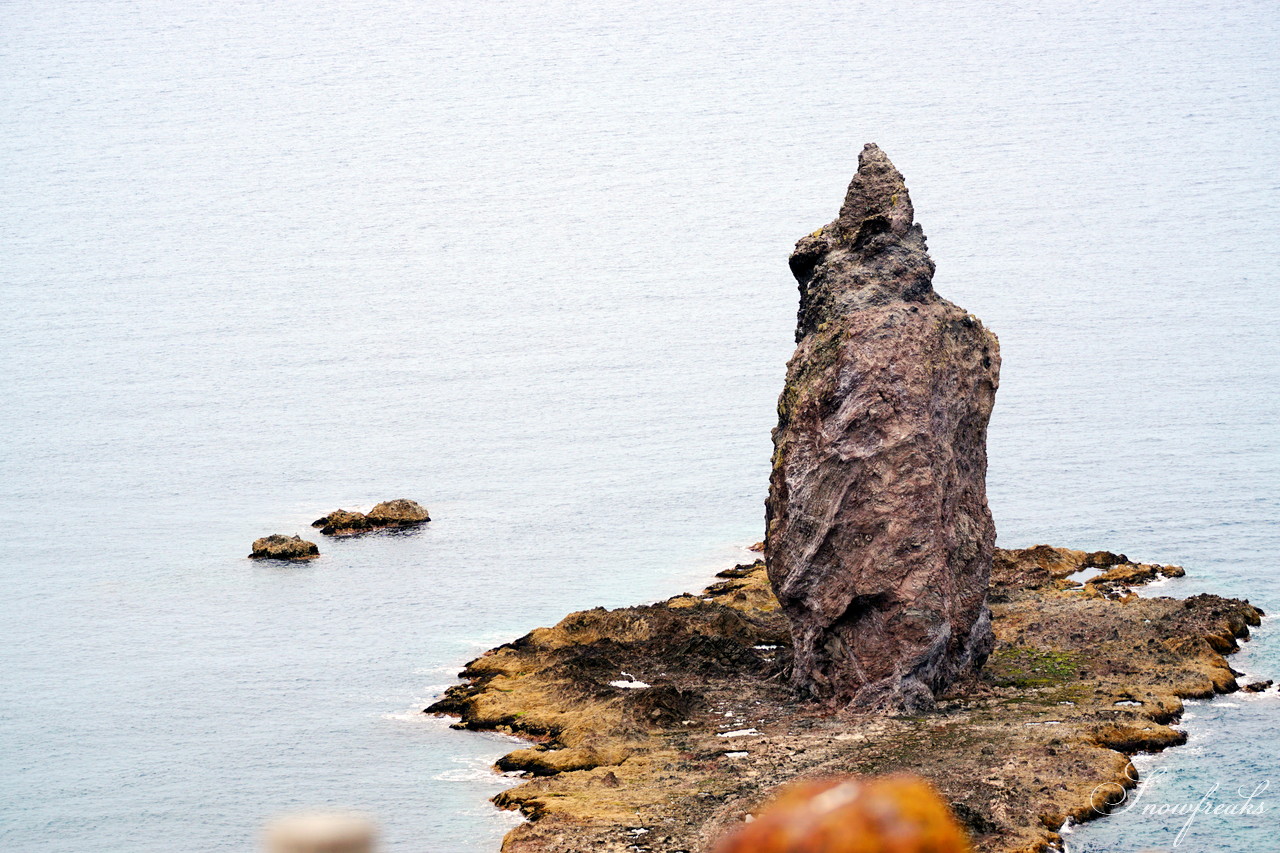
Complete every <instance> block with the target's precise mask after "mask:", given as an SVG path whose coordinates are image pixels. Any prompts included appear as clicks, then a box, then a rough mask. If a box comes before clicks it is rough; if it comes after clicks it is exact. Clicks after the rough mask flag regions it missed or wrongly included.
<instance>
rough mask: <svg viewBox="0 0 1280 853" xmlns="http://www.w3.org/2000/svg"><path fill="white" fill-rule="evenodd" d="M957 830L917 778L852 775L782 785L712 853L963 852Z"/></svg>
mask: <svg viewBox="0 0 1280 853" xmlns="http://www.w3.org/2000/svg"><path fill="white" fill-rule="evenodd" d="M969 850H970V847H969V841H968V838H967V837H966V836H965V833H964V830H962V829H961V828H960V826H959V825H958V824H957V823H956V821H955V818H954V817H952V815H951V809H950V808H948V807H947V804H946V803H944V802H943V801H942V799H941V798H940V797H939V796H938V792H937V791H936V790H934V788H933V786H932V785H930V784H929V783H928V782H926V781H924V780H923V779H921V778H920V777H918V776H908V775H897V776H884V777H880V778H877V779H857V778H854V777H844V778H834V779H825V780H820V781H816V782H801V783H798V784H795V785H791V786H788V787H787V788H784V789H783V791H782V793H781V794H780V795H779V796H778V797H777V799H775V800H774V801H773V803H772V804H770V805H769V806H766V807H765V809H764V811H763V812H762V813H761V814H760V817H759V818H758V819H757V820H756V821H755V822H754V823H748V824H747V825H746V826H744V827H743V828H742V829H740V830H738V831H737V832H736V833H734V834H733V835H731V836H730V837H729V838H726V839H725V840H724V841H723V842H721V844H720V846H719V847H717V848H716V853H969Z"/></svg>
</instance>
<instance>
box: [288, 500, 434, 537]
mask: <svg viewBox="0 0 1280 853" xmlns="http://www.w3.org/2000/svg"><path fill="white" fill-rule="evenodd" d="M430 520H431V516H430V515H428V514H427V510H426V509H425V508H424V507H423V506H422V505H421V504H419V503H418V502H417V501H411V500H409V499H408V498H397V499H396V500H393V501H383V502H382V503H380V504H376V505H375V506H374V507H373V509H371V510H369V512H368V514H365V513H363V512H354V511H351V510H345V509H335V510H334V511H333V512H331V513H329V514H328V515H326V516H324V517H322V518H317V519H316V520H315V521H313V522H311V526H312V527H319V528H320V532H321V533H323V534H325V535H327V536H342V535H345V534H350V533H360V532H362V531H365V530H377V529H381V528H385V527H414V526H416V525H418V524H422V523H423V522H427V521H430Z"/></svg>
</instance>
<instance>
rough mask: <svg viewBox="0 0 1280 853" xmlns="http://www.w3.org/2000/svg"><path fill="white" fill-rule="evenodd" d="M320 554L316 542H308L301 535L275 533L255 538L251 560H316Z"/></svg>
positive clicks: (250, 555)
mask: <svg viewBox="0 0 1280 853" xmlns="http://www.w3.org/2000/svg"><path fill="white" fill-rule="evenodd" d="M319 556H320V549H319V548H317V547H316V543H314V542H308V541H307V540H305V539H303V538H302V537H301V536H297V535H294V536H285V535H283V534H281V533H273V534H271V535H270V536H263V537H262V538H261V539H255V540H253V552H252V553H250V554H249V559H251V560H314V559H315V558H316V557H319Z"/></svg>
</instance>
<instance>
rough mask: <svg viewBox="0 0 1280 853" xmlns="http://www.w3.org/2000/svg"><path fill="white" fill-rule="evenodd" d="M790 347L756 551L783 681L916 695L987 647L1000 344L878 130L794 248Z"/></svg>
mask: <svg viewBox="0 0 1280 853" xmlns="http://www.w3.org/2000/svg"><path fill="white" fill-rule="evenodd" d="M790 264H791V270H792V272H793V273H794V275H795V277H796V280H797V281H798V282H799V285H800V310H799V317H798V323H797V328H796V340H797V344H798V345H797V347H796V351H795V354H794V355H793V356H792V358H791V361H790V363H789V364H788V367H787V382H786V386H785V388H784V390H783V392H782V396H781V398H780V399H779V401H778V427H777V429H776V430H774V458H773V474H772V477H771V479H770V488H769V498H768V501H767V503H766V519H767V529H766V538H765V554H766V556H767V560H766V562H767V565H768V567H769V577H770V580H771V582H772V584H773V588H774V592H775V593H776V594H777V597H778V601H779V602H780V603H781V605H782V608H783V610H784V612H785V613H786V615H787V617H788V619H789V621H790V625H791V632H792V636H793V640H794V651H795V662H794V667H793V670H792V684H793V686H794V687H796V688H799V689H800V690H801V691H802V692H805V693H808V694H810V695H812V696H815V697H817V698H819V699H822V700H825V701H827V702H828V703H830V704H832V705H851V706H853V707H857V708H865V709H872V708H874V709H887V710H906V711H916V710H921V709H925V708H928V707H930V706H932V705H933V703H934V695H935V694H936V693H937V692H938V691H940V690H942V689H943V688H945V687H946V686H947V685H948V684H950V683H952V682H953V681H955V680H956V679H957V678H958V677H960V676H962V675H964V674H965V673H969V672H972V671H974V670H976V669H977V668H979V667H980V666H981V665H982V663H983V661H984V660H985V659H986V657H987V655H988V653H989V652H990V650H991V647H992V634H991V620H990V614H989V611H988V608H987V604H986V593H987V583H988V578H989V575H990V571H991V560H992V551H993V549H994V547H995V525H994V524H993V522H992V519H991V512H990V510H989V509H988V507H987V498H986V471H987V449H986V435H987V421H988V419H989V417H990V415H991V409H992V406H993V404H994V402H995V392H996V388H997V386H998V383H999V371H1000V347H999V343H998V342H997V340H996V336H995V335H994V334H992V333H991V332H990V331H988V330H987V329H985V328H984V327H983V325H982V323H981V321H979V320H978V319H977V318H976V317H974V316H973V315H971V314H968V313H966V312H965V311H964V310H963V309H961V308H958V307H957V306H955V305H953V304H952V303H950V302H948V301H946V300H945V299H942V298H941V297H940V296H938V295H937V294H936V293H935V292H934V291H933V286H932V278H933V271H934V265H933V261H932V260H930V258H929V254H928V251H927V247H926V245H925V237H924V232H923V231H922V230H921V228H920V226H919V225H917V224H915V222H914V211H913V209H912V206H911V198H910V196H909V195H908V193H907V188H906V185H905V184H904V183H903V180H902V175H901V174H900V173H899V172H898V170H897V169H896V168H894V166H893V164H892V163H891V162H889V158H888V157H886V156H885V154H884V153H883V152H882V151H881V150H880V149H879V148H877V147H876V146H875V145H867V146H866V147H865V149H864V150H863V151H862V154H861V156H860V157H859V158H858V172H857V174H856V175H855V176H854V178H853V181H852V183H850V185H849V190H848V194H847V195H846V197H845V201H844V205H843V207H842V208H841V209H840V215H839V217H837V219H836V220H835V221H834V222H832V223H831V224H829V225H826V226H824V227H823V228H820V229H819V230H818V231H816V232H814V233H813V234H811V235H809V236H808V237H804V238H802V239H801V240H800V241H799V242H798V243H797V244H796V249H795V252H794V253H793V254H792V255H791V259H790Z"/></svg>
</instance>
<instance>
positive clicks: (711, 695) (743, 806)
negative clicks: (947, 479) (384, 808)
mask: <svg viewBox="0 0 1280 853" xmlns="http://www.w3.org/2000/svg"><path fill="white" fill-rule="evenodd" d="M1091 573H1096V574H1093V576H1091V577H1088V578H1087V579H1086V580H1084V581H1083V582H1082V581H1079V580H1073V579H1072V576H1074V575H1078V574H1079V575H1081V576H1082V577H1084V576H1085V575H1089V574H1091ZM1180 574H1182V570H1181V569H1180V568H1179V567H1176V566H1159V565H1152V564H1135V563H1131V562H1129V561H1128V560H1127V558H1125V557H1124V555H1121V554H1113V553H1111V552H1093V553H1086V552H1083V551H1075V550H1071V549H1064V548H1051V547H1048V546H1044V545H1040V546H1036V547H1034V548H1027V549H1021V550H1002V549H997V551H996V554H995V560H994V567H993V571H992V579H991V593H990V597H989V602H990V607H991V613H992V626H993V629H994V634H995V648H994V651H993V652H992V654H991V656H990V658H989V660H988V661H987V664H986V666H985V667H984V668H983V669H982V670H981V671H980V672H979V673H978V674H977V675H975V676H972V677H970V678H969V679H967V680H965V681H962V682H959V683H957V684H955V685H953V686H952V687H951V688H950V689H949V691H948V692H947V693H945V694H944V695H942V696H940V697H939V701H938V703H937V707H936V709H935V710H933V711H931V712H929V713H927V714H921V715H915V716H911V715H897V716H886V715H883V714H871V713H853V712H849V711H843V712H838V713H833V712H831V711H830V710H828V709H826V708H824V707H822V706H820V705H818V704H812V703H801V702H798V701H797V700H796V698H795V694H794V693H793V692H792V690H791V689H790V688H789V686H788V685H787V679H786V672H787V668H788V665H789V663H790V660H791V649H790V647H789V643H790V632H789V630H788V627H787V624H786V621H785V619H784V617H783V614H782V613H781V611H780V609H779V607H778V603H777V601H776V599H775V598H774V596H773V594H772V592H771V591H770V587H769V582H768V578H767V577H766V573H765V567H764V564H763V562H756V563H754V564H751V565H742V566H738V567H736V568H734V569H730V570H727V571H724V572H721V573H720V575H719V577H720V578H721V579H720V581H719V582H717V583H715V584H713V585H712V586H710V587H708V588H707V589H706V590H704V591H703V593H701V594H700V595H691V594H686V595H679V596H676V597H675V598H671V599H669V600H667V601H664V602H660V603H658V604H652V605H645V606H639V607H626V608H620V609H617V610H604V609H595V610H587V611H582V612H578V613H573V614H570V615H569V616H567V617H566V618H565V619H563V620H562V621H561V622H560V623H559V624H558V625H556V626H555V627H552V628H539V629H536V630H534V631H532V632H530V633H529V634H527V635H525V636H524V637H521V638H520V639H519V640H516V641H515V642H513V643H509V644H506V645H503V646H499V647H498V648H496V649H493V650H491V651H489V652H486V653H485V654H484V655H482V656H481V657H479V658H477V659H476V660H474V661H472V662H471V663H469V664H467V666H466V668H465V669H464V671H463V672H462V674H461V675H462V678H463V679H464V683H462V684H459V685H456V686H454V687H452V688H450V689H449V690H448V691H447V692H446V694H445V695H444V697H443V698H441V699H440V701H438V702H436V703H435V704H434V705H432V706H431V707H429V708H427V709H426V712H427V713H432V714H445V715H454V716H458V717H460V718H461V719H460V722H459V723H458V724H457V727H460V728H467V729H486V730H497V731H502V732H508V733H511V734H516V735H520V736H523V737H526V738H528V739H529V740H530V741H532V745H531V746H530V747H528V748H525V749H519V750H516V751H515V752H512V753H510V754H509V755H507V756H505V757H503V758H502V759H501V760H500V761H499V763H498V767H499V769H501V770H504V771H520V772H522V773H523V774H524V775H525V776H526V777H527V778H526V780H525V781H524V782H523V783H522V784H520V785H519V786H517V787H514V788H511V789H509V790H507V791H504V792H503V793H501V794H499V795H498V796H497V797H495V798H494V802H495V803H496V804H497V805H498V806H499V807H501V808H507V809H519V810H520V811H521V812H522V813H523V814H524V815H525V816H526V817H527V818H528V819H529V820H528V822H526V823H523V824H521V825H520V826H518V827H516V828H515V829H513V830H512V831H511V832H510V833H509V834H508V835H507V837H506V840H505V842H504V844H503V847H502V850H503V851H504V853H534V851H538V853H570V851H574V852H575V853H576V851H618V852H619V853H621V852H622V851H628V853H637V851H653V853H659V851H661V853H677V851H685V853H702V851H706V850H708V849H709V848H710V847H711V846H712V845H713V844H714V843H715V841H716V840H717V839H718V838H719V837H721V836H722V835H723V834H724V833H725V832H726V831H727V830H728V829H729V828H731V827H733V826H735V825H737V824H739V823H741V822H742V821H743V820H745V819H747V817H748V816H750V815H752V814H753V812H754V811H755V810H757V809H758V808H759V807H760V806H761V805H762V804H763V803H764V802H765V801H766V800H767V799H768V797H769V796H770V794H771V792H772V791H773V789H774V788H775V787H777V786H778V785H780V784H782V783H786V782H791V781H794V780H797V779H804V778H811V777H821V776H826V775H831V774H836V773H859V774H882V773H889V772H901V771H905V772H910V773H915V774H919V775H920V776H923V777H925V778H927V779H928V780H930V781H931V782H932V783H933V784H934V785H936V786H937V788H938V789H939V790H940V791H941V792H942V794H943V796H944V798H945V799H946V800H947V801H948V802H949V803H950V804H951V808H952V810H953V811H954V812H955V814H956V815H957V816H958V817H959V818H960V820H961V821H962V822H963V823H964V824H965V825H966V826H967V827H968V829H969V831H970V832H971V834H972V835H973V838H974V842H975V846H976V849H979V850H983V851H1002V853H1014V851H1017V852H1018V853H1024V851H1025V853H1030V851H1044V850H1052V849H1055V847H1056V846H1057V845H1058V844H1059V843H1060V841H1061V839H1060V836H1059V834H1058V831H1059V829H1060V828H1061V827H1062V826H1063V824H1064V822H1065V821H1067V820H1068V819H1071V820H1074V821H1077V822H1082V821H1086V820H1090V819H1092V818H1095V817H1098V816H1100V815H1102V814H1104V813H1105V812H1106V811H1107V809H1108V807H1109V805H1110V804H1111V803H1113V802H1115V801H1116V800H1118V799H1119V797H1120V795H1121V792H1122V790H1123V789H1124V788H1128V787H1131V786H1132V785H1133V784H1134V780H1136V778H1137V773H1136V771H1135V770H1134V768H1133V766H1132V764H1131V763H1130V760H1129V759H1130V756H1132V755H1133V754H1135V753H1138V752H1149V751H1157V750H1161V749H1164V748H1166V747H1169V746H1174V745H1177V744H1181V743H1183V742H1184V741H1185V740H1186V735H1185V734H1184V733H1183V732H1182V731H1180V730H1178V729H1177V728H1174V727H1173V725H1172V724H1174V723H1176V722H1177V720H1178V719H1179V717H1180V715H1181V714H1182V709H1183V704H1182V700H1183V699H1188V698H1207V697H1211V696H1213V695H1215V694H1218V693H1229V692H1232V691H1235V690H1237V689H1239V686H1238V685H1237V683H1236V675H1237V673H1235V672H1234V671H1233V670H1232V669H1231V667H1230V666H1229V665H1228V664H1227V661H1226V658H1225V657H1224V655H1226V654H1229V653H1231V652H1232V651H1235V650H1236V649H1237V648H1238V645H1237V642H1238V640H1240V639H1243V638H1247V637H1248V636H1249V627H1250V626H1256V625H1258V624H1260V617H1261V616H1262V612H1261V611H1260V610H1259V609H1258V608H1256V607H1253V606H1252V605H1250V604H1249V603H1248V602H1247V601H1240V600H1235V599H1228V598H1221V597H1218V596H1214V595H1198V596H1194V597H1192V598H1188V599H1184V600H1180V599H1173V598H1151V597H1143V596H1139V595H1137V594H1136V593H1135V592H1134V587H1135V586H1139V585H1141V584H1144V583H1147V582H1149V581H1151V580H1153V579H1156V578H1159V577H1162V576H1164V577H1171V576H1177V575H1180Z"/></svg>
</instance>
